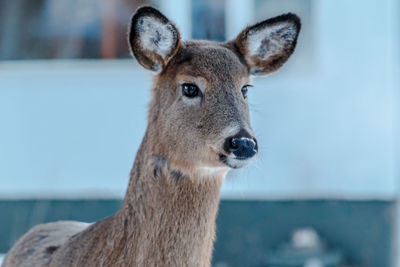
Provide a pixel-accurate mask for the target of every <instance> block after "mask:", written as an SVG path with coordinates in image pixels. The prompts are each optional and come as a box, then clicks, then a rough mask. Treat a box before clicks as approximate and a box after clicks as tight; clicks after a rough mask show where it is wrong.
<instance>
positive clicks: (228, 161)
mask: <svg viewBox="0 0 400 267" xmlns="http://www.w3.org/2000/svg"><path fill="white" fill-rule="evenodd" d="M249 160H250V158H248V157H230V156H227V155H224V154H219V161H221V162H222V163H224V164H225V165H226V166H228V167H230V168H232V169H239V168H243V167H244V166H246V165H247V163H248V162H249Z"/></svg>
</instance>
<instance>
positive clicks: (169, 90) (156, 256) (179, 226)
mask: <svg viewBox="0 0 400 267" xmlns="http://www.w3.org/2000/svg"><path fill="white" fill-rule="evenodd" d="M300 27H301V22H300V19H299V18H298V17H297V16H296V15H295V14H292V13H287V14H283V15H280V16H277V17H274V18H271V19H267V20H264V21H262V22H259V23H257V24H254V25H251V26H248V27H246V28H244V29H243V30H242V32H240V33H239V34H238V36H237V37H236V38H235V39H233V40H230V41H226V42H216V41H207V40H188V41H183V40H181V37H180V33H179V31H178V29H177V27H176V26H175V24H174V23H173V22H171V21H170V20H169V19H168V18H166V17H165V16H164V15H163V14H162V13H161V12H160V11H158V10H157V9H155V8H153V7H149V6H145V7H141V8H139V9H138V10H136V12H135V13H134V15H133V17H132V19H131V23H130V26H129V29H128V43H129V46H130V50H131V52H132V54H133V57H134V58H136V60H137V61H138V62H139V63H140V65H142V66H143V67H144V68H146V69H148V70H150V71H152V72H153V73H154V77H153V85H152V89H151V100H150V105H149V113H148V124H147V128H146V131H145V135H144V137H143V140H142V143H141V145H140V147H139V149H138V151H137V154H136V158H135V160H134V164H133V167H132V170H131V172H130V179H129V184H128V188H127V190H126V194H125V197H124V199H123V201H122V204H121V207H120V209H119V210H118V211H117V212H116V213H115V214H114V215H113V216H111V217H108V218H105V219H103V220H100V221H98V222H96V223H83V222H75V221H59V222H53V223H46V224H40V225H37V226H35V227H33V228H32V229H31V230H30V231H28V232H27V233H26V234H25V235H24V236H22V237H21V238H20V239H19V240H18V241H17V242H16V244H15V245H14V246H13V247H12V248H11V250H10V251H9V252H8V253H7V254H6V256H5V259H4V262H3V265H2V266H3V267H13V266H19V267H24V266H29V267H32V266H51V267H53V266H63V267H64V266H79V267H81V266H96V267H98V266H210V265H211V256H212V251H213V244H214V240H215V236H216V233H215V227H216V225H215V224H216V223H215V220H216V215H217V210H218V205H219V200H220V189H221V185H222V182H223V180H224V178H225V176H226V175H227V173H228V171H229V170H230V169H237V168H242V167H244V166H246V165H247V164H248V162H249V161H251V160H252V159H253V158H255V156H256V154H257V153H258V143H257V140H256V138H255V137H254V132H253V130H252V128H251V125H250V116H249V105H248V100H247V93H248V89H249V87H250V86H251V85H250V78H251V76H253V75H265V74H268V73H271V72H273V71H276V70H277V69H279V68H280V67H281V66H282V65H283V64H284V63H285V62H286V61H287V59H288V58H289V56H290V55H291V54H292V53H293V51H294V49H295V46H296V42H297V38H298V35H299V32H300Z"/></svg>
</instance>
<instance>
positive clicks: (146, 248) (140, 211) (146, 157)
mask: <svg viewBox="0 0 400 267" xmlns="http://www.w3.org/2000/svg"><path fill="white" fill-rule="evenodd" d="M225 174H226V171H225V172H215V173H213V174H212V175H211V174H210V175H209V177H204V174H199V176H201V177H197V176H196V173H195V172H192V173H191V175H188V174H187V173H186V174H185V172H184V171H182V170H180V169H179V168H174V167H173V166H172V165H171V164H169V162H168V159H167V158H165V157H163V156H161V155H158V154H155V153H154V151H153V150H152V149H149V144H148V143H147V138H146V136H145V138H144V140H143V142H142V145H141V148H140V149H139V151H138V153H137V155H136V159H135V163H134V166H133V168H132V171H131V177H130V182H129V186H128V189H127V193H126V196H125V199H124V201H123V203H122V207H121V209H120V210H119V211H118V212H117V213H116V214H115V215H114V216H112V217H109V218H107V219H105V220H102V221H99V222H97V223H95V224H93V225H91V226H90V227H89V228H87V229H86V230H85V231H83V232H82V233H81V234H79V235H75V236H73V237H72V238H71V239H70V240H69V241H68V242H67V243H66V244H64V245H63V247H62V248H60V249H59V250H58V251H57V253H56V254H55V256H54V258H53V260H52V263H53V265H54V266H58V265H57V264H61V265H62V264H64V265H65V264H66V263H67V265H68V266H210V259H211V253H212V248H213V241H214V236H215V217H216V214H217V210H218V203H219V192H220V187H221V183H222V180H223V178H224V176H225ZM61 265H60V266H61Z"/></svg>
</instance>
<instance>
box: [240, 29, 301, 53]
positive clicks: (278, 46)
mask: <svg viewBox="0 0 400 267" xmlns="http://www.w3.org/2000/svg"><path fill="white" fill-rule="evenodd" d="M296 34H297V30H296V26H295V25H294V24H293V23H290V22H281V23H278V24H275V25H272V26H265V27H264V28H262V29H254V30H250V31H249V32H248V34H247V48H248V50H249V53H250V56H256V57H258V58H260V59H262V60H266V59H268V58H269V57H271V56H274V55H277V54H279V53H281V52H282V51H283V50H284V49H285V48H286V47H287V46H288V45H290V44H291V43H292V42H293V41H294V40H295V38H296Z"/></svg>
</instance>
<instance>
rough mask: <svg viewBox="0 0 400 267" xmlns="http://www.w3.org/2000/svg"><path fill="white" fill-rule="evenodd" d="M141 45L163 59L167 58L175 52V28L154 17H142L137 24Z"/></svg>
mask: <svg viewBox="0 0 400 267" xmlns="http://www.w3.org/2000/svg"><path fill="white" fill-rule="evenodd" d="M137 27H138V30H139V33H140V34H139V36H140V41H141V45H142V47H143V48H144V49H148V50H150V51H152V52H154V53H156V54H158V55H160V56H161V57H162V58H166V57H167V56H168V55H169V54H170V53H171V52H172V50H173V48H174V46H175V42H176V38H177V37H176V35H175V30H174V27H173V26H172V25H171V24H170V23H167V24H165V23H162V22H161V21H159V20H158V19H156V18H154V17H142V18H140V19H139V21H138V23H137Z"/></svg>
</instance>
